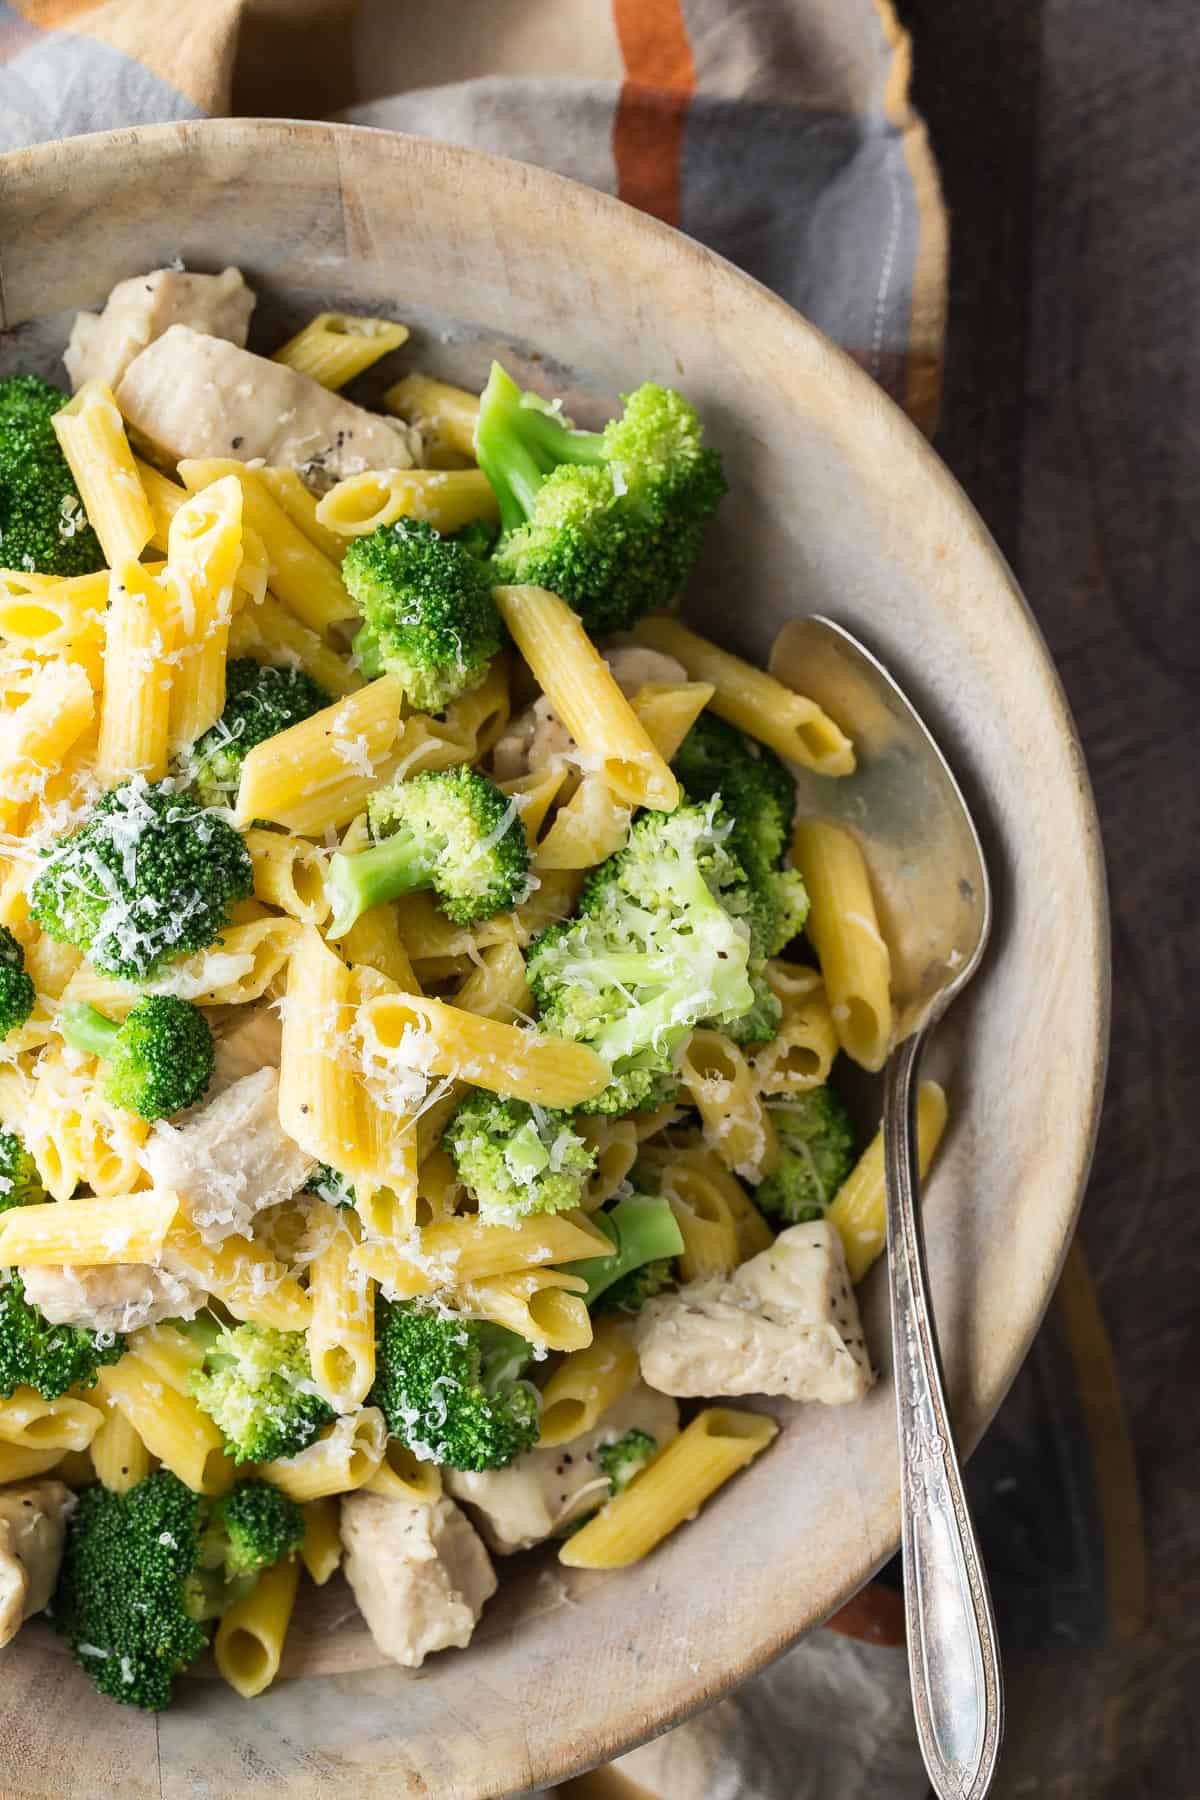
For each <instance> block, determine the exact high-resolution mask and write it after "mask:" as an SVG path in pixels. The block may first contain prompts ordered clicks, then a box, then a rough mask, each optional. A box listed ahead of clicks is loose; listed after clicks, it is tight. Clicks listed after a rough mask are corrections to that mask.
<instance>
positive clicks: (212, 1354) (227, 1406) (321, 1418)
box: [189, 1325, 333, 1463]
mask: <svg viewBox="0 0 1200 1800" xmlns="http://www.w3.org/2000/svg"><path fill="white" fill-rule="evenodd" d="M189 1329H190V1330H192V1331H193V1332H194V1333H195V1332H196V1331H197V1330H198V1333H199V1335H200V1336H201V1337H202V1338H207V1339H208V1340H209V1341H208V1342H207V1343H206V1347H205V1356H204V1363H203V1366H202V1367H201V1368H199V1369H197V1370H196V1371H195V1372H194V1373H193V1375H192V1383H191V1386H192V1393H193V1394H194V1396H195V1398H196V1400H197V1402H198V1403H199V1405H200V1406H201V1408H202V1409H203V1411H205V1412H206V1413H207V1414H208V1416H209V1418H210V1419H212V1420H213V1422H214V1424H216V1425H217V1426H218V1427H219V1429H220V1432H221V1435H222V1437H223V1438H224V1439H225V1448H226V1449H227V1450H228V1452H229V1454H230V1456H232V1457H233V1460H234V1461H235V1462H239V1463H242V1462H270V1461H272V1460H273V1458H275V1457H277V1456H295V1455H296V1453H297V1451H300V1450H304V1449H306V1448H307V1446H308V1445H309V1444H311V1443H312V1442H313V1439H314V1438H315V1437H317V1435H318V1434H319V1432H320V1431H321V1429H322V1428H323V1427H324V1426H325V1425H328V1424H329V1422H330V1421H331V1420H332V1418H333V1408H332V1407H331V1406H329V1405H328V1404H327V1403H326V1402H325V1401H324V1400H323V1399H322V1398H321V1396H320V1395H319V1394H318V1393H316V1392H314V1391H313V1385H312V1366H311V1364H310V1363H309V1359H308V1340H307V1338H306V1337H305V1335H304V1333H303V1332H302V1331H277V1330H276V1329H275V1328H274V1327H273V1326H271V1325H236V1326H231V1327H226V1328H224V1329H218V1330H216V1331H215V1332H210V1331H208V1330H207V1328H206V1327H205V1326H203V1325H200V1326H199V1327H198V1328H197V1327H190V1328H189Z"/></svg>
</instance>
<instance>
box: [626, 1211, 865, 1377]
mask: <svg viewBox="0 0 1200 1800" xmlns="http://www.w3.org/2000/svg"><path fill="white" fill-rule="evenodd" d="M637 1346H638V1355H639V1358H640V1360H641V1365H642V1375H643V1377H644V1379H645V1380H646V1381H648V1382H649V1383H650V1386H651V1387H655V1388H659V1389H661V1391H662V1392H663V1393H664V1394H681V1395H692V1394H786V1395H787V1397H788V1398H789V1399H790V1400H822V1401H824V1402H825V1404H826V1405H827V1406H841V1405H844V1404H845V1403H846V1402H847V1401H849V1400H860V1399H861V1398H862V1396H863V1395H864V1394H865V1393H866V1391H867V1389H868V1388H869V1387H870V1385H871V1383H872V1381H873V1380H874V1379H875V1377H874V1374H873V1372H872V1369H871V1362H870V1358H869V1357H868V1355H867V1347H866V1343H865V1341H864V1339H863V1334H862V1325H861V1323H860V1321H859V1317H858V1306H857V1303H856V1302H855V1298H854V1290H853V1289H852V1288H851V1286H850V1277H849V1276H848V1274H847V1273H846V1258H845V1255H844V1253H843V1250H842V1240H841V1238H840V1237H839V1236H838V1234H837V1232H836V1231H835V1229H834V1228H833V1226H832V1225H828V1224H826V1223H825V1221H824V1220H823V1219H822V1220H819V1221H818V1222H816V1223H815V1224H812V1225H792V1226H791V1227H789V1229H788V1230H787V1231H781V1232H780V1234H779V1236H778V1237H777V1238H776V1239H775V1242H774V1243H773V1244H772V1245H771V1247H770V1249H769V1250H763V1251H761V1252H760V1253H759V1255H758V1256H752V1257H751V1258H750V1261H749V1262H744V1263H743V1264H742V1265H741V1267H740V1268H739V1269H735V1271H734V1273H733V1274H732V1275H731V1276H730V1277H729V1278H728V1279H727V1280H723V1279H721V1278H716V1279H713V1280H708V1281H694V1282H692V1283H691V1285H690V1286H689V1287H685V1288H680V1290H679V1292H678V1293H676V1294H668V1295H661V1296H659V1297H658V1298H657V1299H654V1300H650V1301H648V1302H647V1304H646V1305H645V1306H644V1307H643V1308H642V1311H641V1312H640V1314H639V1315H638V1321H637Z"/></svg>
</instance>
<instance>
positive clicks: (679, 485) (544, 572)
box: [475, 363, 725, 632]
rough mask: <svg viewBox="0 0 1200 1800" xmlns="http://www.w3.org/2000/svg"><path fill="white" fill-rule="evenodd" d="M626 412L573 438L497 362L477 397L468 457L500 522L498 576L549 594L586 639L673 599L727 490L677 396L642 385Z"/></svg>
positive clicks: (558, 416)
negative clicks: (570, 612) (572, 613)
mask: <svg viewBox="0 0 1200 1800" xmlns="http://www.w3.org/2000/svg"><path fill="white" fill-rule="evenodd" d="M624 408H625V410H624V412H623V413H622V414H621V416H620V418H618V419H613V420H611V421H610V422H609V424H608V425H606V426H605V428H604V430H603V431H602V432H589V431H575V430H574V429H573V428H572V426H571V423H570V420H568V419H565V418H564V417H563V415H562V413H561V411H560V410H558V409H557V408H556V407H553V406H549V405H547V403H546V402H545V401H544V400H541V399H539V397H538V396H537V395H536V394H523V393H522V392H521V391H520V389H519V388H518V387H517V385H516V383H515V382H514V381H513V380H512V377H511V376H509V375H508V374H506V373H505V371H504V370H503V369H502V368H501V367H500V365H499V363H493V364H492V373H491V377H490V379H489V381H488V384H487V387H486V388H485V389H484V392H483V395H482V398H481V401H480V408H479V423H478V426H477V429H476V437H475V447H476V454H477V456H478V458H479V465H480V467H481V468H482V470H483V472H484V474H485V475H486V476H487V478H488V480H489V482H490V483H491V485H492V487H493V488H494V489H495V491H496V496H497V499H498V500H499V503H500V517H501V520H502V521H503V527H504V534H503V536H502V537H501V540H500V543H499V545H498V547H497V549H496V552H495V554H494V557H493V561H492V571H493V576H494V579H496V580H497V581H501V582H532V583H534V584H535V585H536V586H539V587H546V588H550V589H551V590H552V591H553V592H554V593H556V594H561V595H562V597H563V599H564V600H566V601H568V602H569V603H570V605H572V606H573V607H574V608H575V610H576V611H577V612H578V613H579V615H580V617H581V618H582V619H583V622H584V624H585V625H586V626H587V628H588V630H589V631H592V632H604V631H622V630H625V629H627V628H628V627H629V626H630V625H632V624H633V623H634V622H635V621H636V620H637V619H640V618H641V617H642V615H643V614H644V613H647V612H650V611H652V610H653V609H654V608H655V607H657V606H665V605H666V604H667V603H668V602H669V601H670V600H671V599H672V598H673V596H674V595H675V594H677V593H678V592H679V590H680V588H681V587H682V586H683V584H684V582H685V581H686V579H687V577H688V575H689V573H690V572H691V569H692V566H693V564H694V563H695V561H696V558H697V557H698V555H699V553H700V546H701V541H702V539H703V534H704V526H705V523H706V521H707V520H708V518H709V516H710V515H711V514H712V513H713V512H715V511H716V508H717V504H718V502H719V501H720V499H721V496H722V494H723V493H724V492H725V479H724V476H723V475H722V473H721V462H720V458H719V457H718V455H717V453H716V451H715V450H710V449H706V448H705V447H704V445H703V443H702V436H703V432H702V427H701V425H700V421H699V419H698V418H697V416H696V413H695V410H694V408H692V407H691V406H689V405H688V403H687V401H686V400H685V399H684V398H683V397H682V395H680V394H677V393H675V391H674V390H673V389H671V388H662V387H658V386H657V385H656V384H655V383H654V382H650V381H648V382H645V383H643V385H642V386H641V387H640V388H638V389H637V390H636V392H634V393H632V394H629V395H627V396H626V397H625V400H624Z"/></svg>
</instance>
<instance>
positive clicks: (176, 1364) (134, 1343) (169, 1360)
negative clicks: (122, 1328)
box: [128, 1325, 204, 1394]
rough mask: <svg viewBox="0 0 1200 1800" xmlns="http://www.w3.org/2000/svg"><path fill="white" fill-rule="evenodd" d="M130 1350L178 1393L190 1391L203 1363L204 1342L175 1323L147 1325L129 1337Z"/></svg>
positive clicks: (188, 1392)
mask: <svg viewBox="0 0 1200 1800" xmlns="http://www.w3.org/2000/svg"><path fill="white" fill-rule="evenodd" d="M128 1344H129V1348H130V1350H132V1352H133V1354H134V1355H135V1356H136V1357H138V1358H139V1360H140V1361H142V1362H144V1363H145V1364H146V1366H147V1367H148V1368H150V1369H153V1371H154V1373H155V1375H157V1376H158V1377H159V1378H160V1380H162V1381H165V1382H166V1383H167V1385H168V1387H173V1388H174V1389H175V1390H176V1392H177V1393H180V1394H190V1393H191V1391H192V1376H193V1375H195V1374H197V1373H198V1372H199V1371H200V1370H201V1369H202V1368H203V1367H204V1346H203V1344H201V1343H200V1342H199V1341H198V1340H197V1339H196V1338H193V1337H190V1336H189V1335H188V1333H187V1332H186V1331H180V1329H179V1327H178V1326H177V1325H147V1326H144V1327H143V1328H142V1330H141V1331H136V1332H134V1334H133V1336H132V1337H131V1338H130V1339H129V1340H128Z"/></svg>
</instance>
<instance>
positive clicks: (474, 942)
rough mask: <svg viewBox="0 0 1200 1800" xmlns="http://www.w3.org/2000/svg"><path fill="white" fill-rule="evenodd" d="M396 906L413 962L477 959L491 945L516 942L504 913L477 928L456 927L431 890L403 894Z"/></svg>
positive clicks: (406, 947)
mask: <svg viewBox="0 0 1200 1800" xmlns="http://www.w3.org/2000/svg"><path fill="white" fill-rule="evenodd" d="M393 904H394V906H395V908H396V918H397V921H398V923H399V927H400V936H401V937H402V938H403V940H404V947H405V949H406V950H407V951H408V954H409V956H410V957H411V958H412V960H413V962H414V963H418V962H422V963H427V962H441V961H443V960H448V959H451V958H455V957H460V956H467V957H470V958H471V959H472V960H474V959H475V957H476V955H477V953H478V952H479V951H481V950H485V949H487V947H488V946H489V945H491V944H504V943H511V942H512V939H513V928H512V925H511V923H510V921H509V919H508V917H507V916H506V915H505V914H499V915H498V916H497V917H496V918H493V919H482V920H480V922H479V924H478V925H456V924H455V923H454V921H453V919H448V918H447V917H446V915H445V913H444V912H443V911H442V910H441V908H440V907H439V906H438V904H437V901H436V900H435V899H434V898H433V895H432V894H430V893H429V892H428V891H421V890H419V891H418V892H417V893H415V894H404V895H402V896H401V898H400V899H399V900H396V901H394V902H393Z"/></svg>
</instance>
